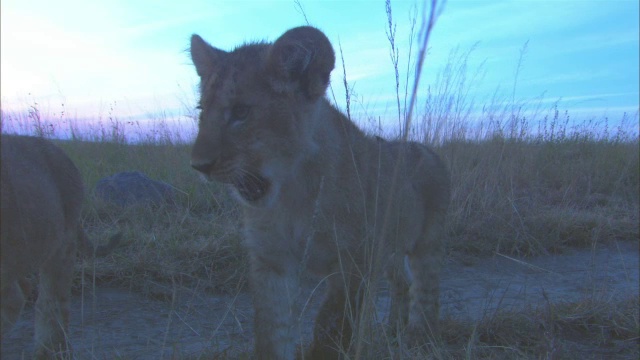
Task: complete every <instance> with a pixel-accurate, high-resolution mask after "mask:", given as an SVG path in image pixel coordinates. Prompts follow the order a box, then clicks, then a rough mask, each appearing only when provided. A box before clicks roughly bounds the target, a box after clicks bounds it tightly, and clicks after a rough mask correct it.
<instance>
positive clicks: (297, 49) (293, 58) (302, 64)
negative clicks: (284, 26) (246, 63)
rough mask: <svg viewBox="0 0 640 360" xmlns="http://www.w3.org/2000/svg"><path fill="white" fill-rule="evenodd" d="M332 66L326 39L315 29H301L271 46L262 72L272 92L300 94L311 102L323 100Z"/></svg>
mask: <svg viewBox="0 0 640 360" xmlns="http://www.w3.org/2000/svg"><path fill="white" fill-rule="evenodd" d="M334 64H335V55H334V53H333V48H332V47H331V43H330V42H329V39H327V37H326V36H325V35H324V34H323V33H322V31H320V30H318V29H316V28H313V27H311V26H301V27H297V28H293V29H291V30H289V31H287V32H285V33H284V34H283V35H282V36H280V38H278V40H276V42H275V43H273V45H272V46H271V49H270V50H269V53H268V55H267V61H266V71H267V74H268V75H269V77H270V78H271V81H272V86H273V87H274V88H275V90H276V91H302V92H303V93H304V94H305V95H306V96H307V98H309V100H312V101H314V100H317V99H318V98H319V97H321V96H324V93H325V91H326V89H327V86H328V85H329V75H330V74H331V70H333V67H334Z"/></svg>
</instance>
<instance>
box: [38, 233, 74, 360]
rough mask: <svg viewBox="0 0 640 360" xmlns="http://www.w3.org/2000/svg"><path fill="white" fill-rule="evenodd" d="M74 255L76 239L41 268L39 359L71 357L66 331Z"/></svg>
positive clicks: (39, 288)
mask: <svg viewBox="0 0 640 360" xmlns="http://www.w3.org/2000/svg"><path fill="white" fill-rule="evenodd" d="M67 236H69V237H70V236H71V235H67ZM73 236H75V234H74V235H73ZM75 251H76V247H75V239H73V241H69V242H67V246H65V247H63V248H60V249H59V250H58V251H57V252H56V253H55V254H54V255H53V256H52V257H51V258H49V259H48V260H47V262H45V263H44V264H43V265H42V267H41V268H40V281H39V287H38V300H37V301H36V312H35V317H36V321H35V343H36V358H46V359H49V358H51V357H52V356H58V357H66V356H68V352H69V350H70V349H69V344H68V342H67V330H68V328H69V326H68V325H69V302H70V298H71V285H72V281H73V270H74V261H75Z"/></svg>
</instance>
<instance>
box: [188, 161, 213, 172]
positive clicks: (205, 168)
mask: <svg viewBox="0 0 640 360" xmlns="http://www.w3.org/2000/svg"><path fill="white" fill-rule="evenodd" d="M191 167H192V168H194V169H196V170H198V171H200V172H201V173H203V174H208V173H209V172H210V171H211V168H212V167H213V163H212V162H198V161H191Z"/></svg>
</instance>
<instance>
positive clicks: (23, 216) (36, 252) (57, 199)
mask: <svg viewBox="0 0 640 360" xmlns="http://www.w3.org/2000/svg"><path fill="white" fill-rule="evenodd" d="M1 156H2V162H1V163H0V165H1V167H2V178H1V187H2V193H1V196H2V198H1V201H2V209H1V210H2V212H1V213H0V215H1V216H0V219H1V228H0V229H1V233H2V235H1V239H0V240H1V242H2V244H1V245H2V254H1V256H2V259H1V260H2V262H1V263H0V273H1V276H2V290H1V291H2V293H1V294H2V335H3V336H4V335H5V334H6V333H7V332H8V331H10V330H11V328H12V327H13V325H14V324H15V322H16V321H17V320H18V318H19V316H20V312H21V310H22V308H23V306H24V303H25V300H26V297H27V296H28V291H26V288H27V287H26V286H24V285H25V284H27V283H28V282H27V281H26V277H27V276H28V275H29V274H31V273H33V272H38V273H39V287H38V299H37V301H36V311H35V317H36V320H35V349H36V354H35V357H36V358H47V359H48V358H52V357H56V356H59V357H65V356H68V351H69V346H68V342H67V339H66V334H67V329H68V322H69V300H70V296H71V285H72V280H73V270H74V262H75V259H76V247H77V246H79V247H80V248H81V249H85V250H86V249H89V248H90V247H91V245H90V243H88V239H87V238H86V235H85V234H84V231H83V230H82V227H81V225H80V210H81V206H82V202H83V196H84V190H83V184H82V179H81V177H80V173H79V171H78V169H77V168H76V166H75V165H74V164H73V162H72V161H71V160H70V159H69V158H68V157H67V155H65V153H64V152H63V151H62V150H61V149H60V148H58V147H57V146H55V145H54V144H52V143H51V142H49V141H47V140H44V139H41V138H34V137H24V136H10V135H2V152H1Z"/></svg>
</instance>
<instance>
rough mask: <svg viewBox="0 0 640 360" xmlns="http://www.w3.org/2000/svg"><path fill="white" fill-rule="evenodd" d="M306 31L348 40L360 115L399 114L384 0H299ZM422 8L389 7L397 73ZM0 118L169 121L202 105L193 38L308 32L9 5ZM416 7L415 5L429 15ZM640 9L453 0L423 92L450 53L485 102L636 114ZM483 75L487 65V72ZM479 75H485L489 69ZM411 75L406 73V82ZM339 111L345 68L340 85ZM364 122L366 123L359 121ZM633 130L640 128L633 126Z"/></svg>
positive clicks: (625, 3)
mask: <svg viewBox="0 0 640 360" xmlns="http://www.w3.org/2000/svg"><path fill="white" fill-rule="evenodd" d="M300 3H301V4H302V6H303V8H304V10H305V13H306V16H307V18H308V20H309V22H310V24H311V25H314V26H317V27H319V28H320V29H322V30H323V31H325V33H326V34H327V35H328V37H329V38H330V40H331V41H332V42H333V44H334V48H336V51H338V44H339V43H340V44H341V46H342V50H343V56H344V59H345V63H346V70H347V79H348V80H349V82H350V84H351V85H352V86H354V90H355V94H356V99H355V100H356V101H355V102H356V104H355V107H356V108H357V109H359V110H358V111H362V114H365V115H361V116H386V115H385V114H387V115H388V114H391V115H392V114H393V113H394V111H395V108H394V105H393V104H394V80H393V67H392V65H391V62H390V60H389V44H388V41H387V38H386V35H385V29H386V26H387V19H386V14H385V9H384V1H383V0H380V1H349V0H346V1H345V0H340V1H318V0H314V1H309V0H307V1H305V0H300ZM413 5H414V2H413V1H392V8H393V14H394V19H395V21H396V22H397V41H398V45H399V46H400V63H401V68H402V69H403V72H404V68H405V67H406V61H407V49H408V38H409V21H408V19H409V14H410V11H411V8H412V7H413ZM0 6H1V17H2V18H1V22H0V23H1V26H2V28H1V32H0V35H1V41H0V45H1V51H0V56H1V59H0V66H1V77H0V80H1V96H2V109H3V110H9V111H18V109H20V108H25V107H26V106H28V105H31V104H33V103H34V102H37V103H38V105H39V107H41V110H42V111H44V112H49V113H57V112H59V111H61V104H63V103H64V110H65V112H66V113H67V114H73V115H72V116H76V117H77V118H85V117H88V118H96V117H98V116H105V114H106V113H107V112H108V111H109V109H110V108H111V107H114V109H115V110H113V111H114V112H115V113H116V114H117V115H119V116H121V117H127V116H135V117H138V118H140V117H145V116H149V115H151V117H152V118H153V114H156V113H159V112H164V113H167V114H172V116H173V115H175V116H179V115H180V114H184V113H186V112H187V110H185V109H186V108H189V107H193V106H194V105H195V99H196V96H197V95H196V90H195V86H196V84H197V82H198V78H197V77H196V74H195V70H194V69H193V68H192V65H191V61H190V58H189V56H188V53H187V52H186V51H185V50H186V49H187V46H188V44H189V37H190V35H191V34H192V33H197V34H200V35H201V36H202V37H203V38H204V39H206V40H207V41H209V42H210V43H211V44H213V45H215V46H217V47H219V48H222V49H232V48H233V47H234V46H236V45H238V44H240V43H242V42H245V41H251V40H264V39H266V40H274V39H276V38H277V37H278V36H279V35H280V34H282V33H283V32H284V31H285V30H286V29H288V28H290V27H294V26H298V25H302V24H304V22H305V20H304V18H303V16H302V15H301V14H300V12H299V11H298V9H297V8H296V6H295V4H294V1H293V0H291V1H289V0H274V1H243V0H240V1H206V0H197V1H190V0H184V1H172V2H158V1H148V0H135V1H130V0H110V1H85V0H58V1H45V0H3V1H2V2H1V5H0ZM420 6H421V3H419V4H418V8H420ZM638 17H639V9H638V1H637V0H612V1H591V0H532V1H526V0H504V1H480V0H475V1H472V0H450V1H448V2H447V3H446V5H445V8H444V11H443V13H442V15H441V16H440V18H439V19H438V22H437V24H436V27H435V29H434V31H433V33H432V35H431V41H430V44H429V54H428V56H427V59H426V62H425V68H424V77H423V79H422V85H421V91H422V92H424V91H426V89H427V88H428V87H429V86H432V87H433V86H434V84H435V81H436V79H437V76H438V73H439V72H440V71H441V69H442V68H443V67H444V66H445V65H446V63H447V61H448V58H449V56H450V54H451V51H452V49H456V48H457V49H459V52H461V53H464V52H467V51H469V50H470V49H472V48H473V51H472V52H471V55H470V56H469V60H468V63H469V67H468V68H469V72H468V73H469V77H470V78H471V77H472V75H473V74H475V73H476V72H479V73H480V74H481V76H480V77H479V78H478V79H479V80H477V81H474V82H473V83H472V84H471V85H470V86H469V91H470V94H471V96H473V98H474V99H475V101H476V102H477V103H479V104H483V103H486V102H488V101H490V99H491V97H492V96H493V95H494V94H496V92H497V93H498V94H500V95H499V96H501V97H504V98H510V97H511V95H512V90H513V88H514V81H515V80H516V77H515V73H516V68H517V65H518V59H519V54H520V52H521V51H522V49H523V46H524V44H525V43H527V47H526V53H525V55H524V57H523V61H522V64H521V66H520V70H519V72H518V77H517V84H516V87H515V98H516V99H518V100H521V101H525V102H539V103H541V104H543V106H551V105H552V104H553V103H554V102H556V101H558V100H559V99H560V105H559V108H560V109H561V110H569V112H570V113H571V114H572V115H573V116H574V117H575V116H583V117H603V116H608V117H610V118H616V117H621V114H622V113H623V112H627V113H630V114H632V115H635V114H637V112H638V106H639V105H638V104H639V93H638V87H639V82H640V80H639V73H638V67H639V57H638V49H639V40H638V37H639V25H638ZM481 64H482V65H481ZM480 66H481V67H480ZM401 76H402V77H404V75H401ZM332 83H333V88H334V90H335V92H336V97H337V99H338V101H339V105H340V106H343V104H342V100H341V99H342V98H343V97H344V96H343V89H342V85H341V84H342V65H341V64H340V63H338V64H336V70H334V72H333V74H332ZM358 114H359V113H358ZM636 119H637V118H636Z"/></svg>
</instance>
